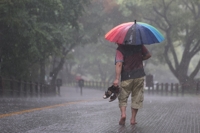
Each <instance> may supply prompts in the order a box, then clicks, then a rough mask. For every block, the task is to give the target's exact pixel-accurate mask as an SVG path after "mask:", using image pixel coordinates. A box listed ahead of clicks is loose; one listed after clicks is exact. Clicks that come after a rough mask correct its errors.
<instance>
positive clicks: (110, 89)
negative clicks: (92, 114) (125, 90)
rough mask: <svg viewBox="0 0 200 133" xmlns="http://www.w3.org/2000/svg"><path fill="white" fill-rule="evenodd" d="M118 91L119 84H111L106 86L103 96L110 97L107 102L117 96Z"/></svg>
mask: <svg viewBox="0 0 200 133" xmlns="http://www.w3.org/2000/svg"><path fill="white" fill-rule="evenodd" d="M119 92H120V88H119V86H114V85H112V86H110V87H108V90H107V91H105V94H104V96H103V98H104V99H107V98H109V97H110V100H109V102H112V101H114V100H115V99H116V98H117V97H118V95H119Z"/></svg>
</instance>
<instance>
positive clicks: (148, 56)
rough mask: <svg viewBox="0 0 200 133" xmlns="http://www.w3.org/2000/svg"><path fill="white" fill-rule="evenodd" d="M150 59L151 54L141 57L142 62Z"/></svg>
mask: <svg viewBox="0 0 200 133" xmlns="http://www.w3.org/2000/svg"><path fill="white" fill-rule="evenodd" d="M149 58H151V54H150V53H147V54H146V55H145V56H143V57H142V59H143V60H147V59H149Z"/></svg>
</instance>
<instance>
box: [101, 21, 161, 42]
mask: <svg viewBox="0 0 200 133" xmlns="http://www.w3.org/2000/svg"><path fill="white" fill-rule="evenodd" d="M105 39H106V40H108V41H110V42H114V43H117V44H122V45H150V44H155V43H160V42H162V41H163V40H164V36H163V35H162V34H161V33H160V32H159V31H158V30H157V29H156V28H155V27H153V26H151V25H149V24H147V23H143V22H136V21H135V22H127V23H123V24H120V25H118V26H116V27H114V28H113V29H111V30H110V31H109V32H108V33H107V34H106V35H105Z"/></svg>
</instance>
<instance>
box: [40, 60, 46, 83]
mask: <svg viewBox="0 0 200 133" xmlns="http://www.w3.org/2000/svg"><path fill="white" fill-rule="evenodd" d="M39 82H40V83H42V84H44V83H45V59H41V60H40V78H39Z"/></svg>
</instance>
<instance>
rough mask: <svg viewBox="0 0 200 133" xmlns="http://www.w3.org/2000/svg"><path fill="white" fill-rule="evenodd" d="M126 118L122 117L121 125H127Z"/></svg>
mask: <svg viewBox="0 0 200 133" xmlns="http://www.w3.org/2000/svg"><path fill="white" fill-rule="evenodd" d="M125 121H126V117H121V119H120V121H119V125H125Z"/></svg>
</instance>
